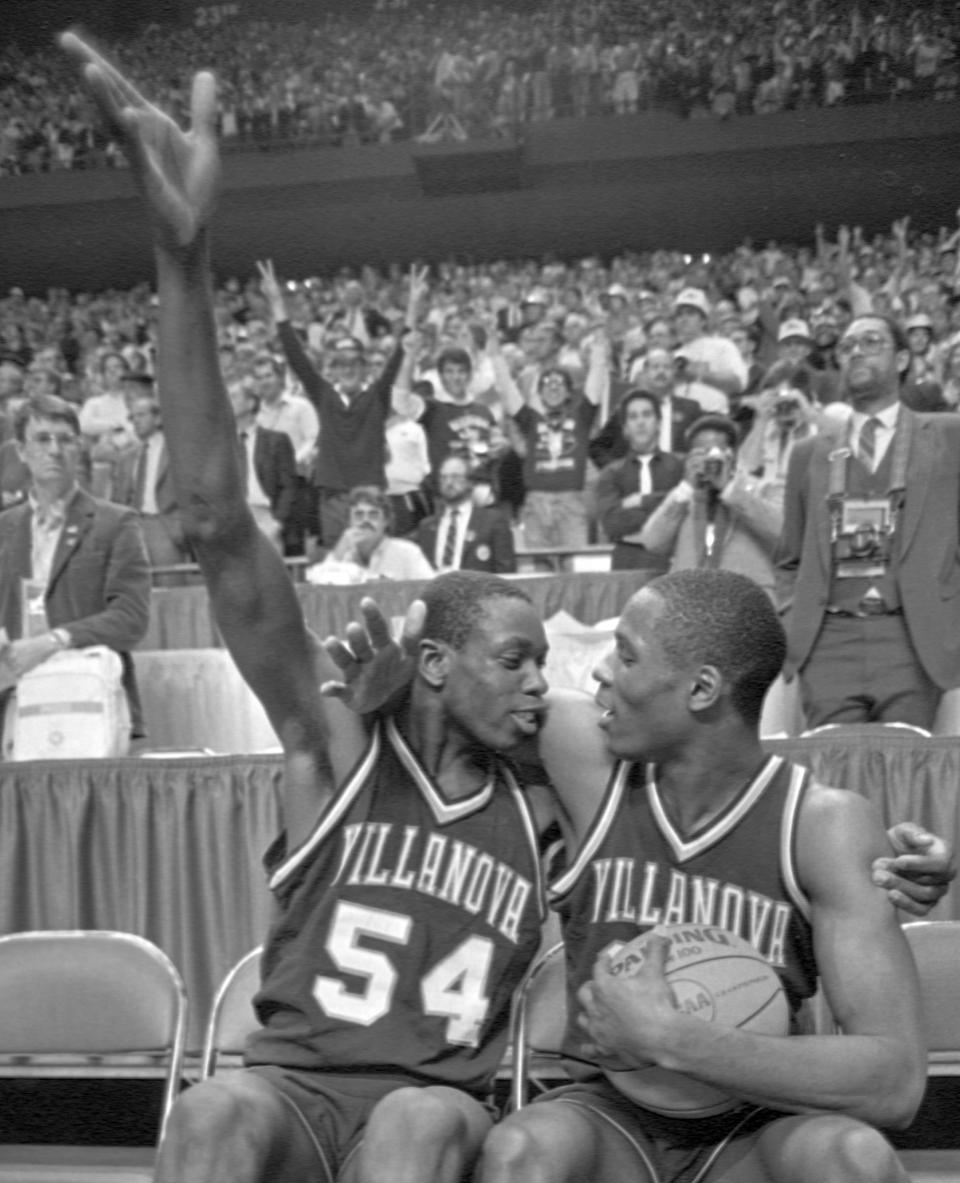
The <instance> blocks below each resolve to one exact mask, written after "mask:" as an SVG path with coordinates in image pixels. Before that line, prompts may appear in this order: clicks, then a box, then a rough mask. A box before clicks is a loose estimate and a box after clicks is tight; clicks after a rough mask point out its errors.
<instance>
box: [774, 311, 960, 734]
mask: <svg viewBox="0 0 960 1183" xmlns="http://www.w3.org/2000/svg"><path fill="white" fill-rule="evenodd" d="M837 356H838V359H839V363H840V372H841V380H842V382H843V387H844V391H845V395H846V398H847V400H848V401H849V403H850V404H851V406H852V407H853V414H852V415H851V417H850V420H849V426H848V431H847V432H846V434H845V435H844V436H843V437H841V438H839V439H838V438H837V437H836V436H833V437H817V438H815V439H811V440H806V441H803V442H802V443H800V444H798V445H797V447H796V448H795V450H794V453H793V456H792V457H791V460H790V467H789V469H788V473H787V490H786V503H785V510H784V514H785V516H784V527H783V535H782V537H781V540H780V546H779V551H778V565H779V569H780V580H779V582H780V588H779V593H780V600H781V605H782V608H783V610H784V611H785V612H786V617H785V622H784V623H785V624H786V627H787V634H788V640H789V649H788V654H787V662H786V665H785V667H784V672H785V673H786V674H787V675H788V676H792V675H793V674H794V673H798V674H799V678H800V690H801V697H802V699H803V705H804V712H805V715H806V722H807V726H808V727H814V726H819V725H821V724H824V723H846V722H900V723H912V724H914V725H916V726H919V727H924V728H927V729H929V728H930V727H931V726H932V725H933V722H934V719H935V716H936V712H937V707H938V705H939V701H940V697H941V695H942V693H943V692H944V691H945V690H948V689H950V688H952V687H955V686H960V527H958V519H960V416H957V415H954V414H918V413H916V412H914V411H911V410H910V409H909V408H908V407H906V406H904V405H903V403H901V401H900V397H899V396H900V389H901V383H902V378H903V374H904V372H905V371H906V369H907V365H908V363H909V360H910V355H909V351H908V346H907V341H906V339H905V336H904V333H903V330H902V328H901V327H900V325H899V324H898V323H896V322H895V321H893V320H891V319H888V318H887V317H883V316H873V315H870V316H860V317H857V318H856V319H855V320H854V321H853V322H852V323H851V324H850V325H849V327H848V328H847V330H846V332H845V333H844V335H843V337H842V338H841V340H840V341H839V343H838V345H837Z"/></svg>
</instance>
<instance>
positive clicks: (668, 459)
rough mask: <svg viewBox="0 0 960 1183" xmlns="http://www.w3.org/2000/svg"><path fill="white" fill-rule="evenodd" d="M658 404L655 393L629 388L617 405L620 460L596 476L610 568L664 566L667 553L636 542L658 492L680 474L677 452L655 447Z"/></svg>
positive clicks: (657, 569) (661, 494) (659, 496)
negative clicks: (623, 444)
mask: <svg viewBox="0 0 960 1183" xmlns="http://www.w3.org/2000/svg"><path fill="white" fill-rule="evenodd" d="M662 414H663V412H662V408H661V405H660V400H659V399H658V398H657V396H656V395H655V394H650V393H649V392H648V391H645V390H632V391H631V392H630V393H629V394H628V395H627V396H626V398H624V400H623V402H622V403H621V405H620V415H621V417H622V419H623V435H624V438H625V439H626V441H627V445H628V446H629V448H630V451H629V453H628V454H627V456H626V457H624V459H623V460H614V461H613V463H612V464H608V465H607V466H606V468H604V469H603V471H602V472H601V473H600V478H599V480H598V481H597V491H596V498H597V513H598V516H599V519H600V524H601V525H602V526H603V529H604V532H605V533H606V535H607V537H608V538H609V539H610V540H611V541H612V542H613V543H614V548H613V557H612V559H611V564H610V565H611V567H612V569H613V570H614V571H632V570H638V569H643V570H648V571H650V572H651V574H656V573H658V572H662V571H666V570H667V568H668V566H669V559H668V557H667V556H666V555H661V554H655V553H653V552H652V551H649V550H647V548H646V547H645V546H643V545H641V543H640V531H641V530H642V529H643V527H644V525H645V523H646V521H647V518H649V516H650V515H651V514H652V513H653V511H654V510H655V509H656V508H657V506H658V505H659V504H660V503H661V501H663V498H664V496H665V495H666V494H667V492H669V490H670V489H672V488H673V487H674V485H676V484H677V483H678V482H679V481H680V479H681V478H682V476H683V461H682V460H681V459H680V457H679V456H674V455H672V454H671V453H670V452H664V451H661V449H660V447H659V444H658V440H659V439H660V431H661V420H662Z"/></svg>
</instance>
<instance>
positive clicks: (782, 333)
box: [777, 317, 840, 403]
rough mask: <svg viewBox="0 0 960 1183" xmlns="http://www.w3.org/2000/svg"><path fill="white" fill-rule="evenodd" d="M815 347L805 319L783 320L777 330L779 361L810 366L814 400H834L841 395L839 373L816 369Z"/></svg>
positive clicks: (792, 318)
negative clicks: (814, 360)
mask: <svg viewBox="0 0 960 1183" xmlns="http://www.w3.org/2000/svg"><path fill="white" fill-rule="evenodd" d="M813 349H814V340H813V333H812V332H811V331H810V326H809V324H808V323H807V322H806V321H805V320H801V319H800V318H799V317H790V318H788V319H787V320H785V321H783V323H782V324H781V325H780V328H779V329H778V330H777V361H778V362H785V363H786V364H788V365H791V366H804V367H806V368H808V369H809V370H810V372H811V376H812V379H813V381H812V383H811V387H810V393H811V395H812V396H813V401H814V402H817V403H830V402H834V401H835V400H836V399H837V398H838V397H839V389H838V388H839V382H840V379H839V374H837V373H836V372H834V371H823V370H819V371H818V370H816V368H815V367H814V365H813V362H812V358H813Z"/></svg>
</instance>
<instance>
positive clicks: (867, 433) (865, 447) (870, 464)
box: [857, 415, 880, 472]
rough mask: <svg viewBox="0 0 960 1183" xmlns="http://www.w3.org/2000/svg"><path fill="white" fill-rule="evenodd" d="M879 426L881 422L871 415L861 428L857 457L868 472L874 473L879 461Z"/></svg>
mask: <svg viewBox="0 0 960 1183" xmlns="http://www.w3.org/2000/svg"><path fill="white" fill-rule="evenodd" d="M879 426H880V420H879V419H878V418H877V417H876V416H875V415H871V416H870V418H869V419H868V420H867V421H866V423H864V425H863V427H861V428H860V443H859V445H858V447H857V455H858V456H859V457H860V460H861V462H862V463H863V466H864V467H865V468H866V470H867V471H868V472H873V468H874V464H875V463H876V459H877V428H878V427H879Z"/></svg>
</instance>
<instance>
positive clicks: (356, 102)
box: [0, 0, 960, 175]
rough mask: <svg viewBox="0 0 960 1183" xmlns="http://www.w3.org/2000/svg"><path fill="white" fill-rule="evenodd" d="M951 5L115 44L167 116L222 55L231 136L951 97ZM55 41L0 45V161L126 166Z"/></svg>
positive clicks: (299, 137)
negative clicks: (36, 46)
mask: <svg viewBox="0 0 960 1183" xmlns="http://www.w3.org/2000/svg"><path fill="white" fill-rule="evenodd" d="M958 33H960V23H958V19H957V14H956V12H955V11H954V10H952V9H951V8H950V6H943V7H934V8H931V7H925V6H920V5H915V4H914V3H912V2H911V3H907V2H906V0H883V2H881V3H872V4H870V5H863V6H857V5H856V4H852V3H850V2H849V0H833V2H832V3H821V4H817V3H812V4H809V5H806V6H802V7H801V6H791V5H787V4H785V3H783V2H782V0H750V2H747V3H742V4H737V5H733V6H731V5H725V4H722V3H720V2H719V0H708V2H706V3H697V4H694V3H693V2H692V0H653V2H651V3H648V4H643V5H639V4H636V5H634V4H625V3H623V2H622V0H593V2H590V3H585V2H584V0H557V2H553V3H547V2H544V3H542V4H541V5H540V6H537V5H528V6H512V5H509V4H497V3H489V4H486V5H483V6H470V7H469V8H468V7H466V6H461V5H457V4H451V5H444V4H440V3H429V2H422V0H407V2H406V3H404V4H401V5H393V4H390V5H387V4H382V5H379V6H377V7H376V8H375V10H374V11H373V12H372V13H369V14H366V13H364V14H361V13H359V12H358V13H357V14H351V15H349V16H333V15H328V16H326V17H325V18H324V19H323V20H322V21H317V22H314V23H311V24H279V23H277V24H272V23H265V22H250V21H242V20H239V19H237V20H233V21H231V20H225V21H223V22H222V23H221V24H219V25H213V26H211V25H206V26H204V27H202V28H179V29H178V28H171V27H167V26H161V25H152V26H149V27H148V28H146V29H145V30H144V31H143V32H142V33H141V34H140V35H139V36H137V37H136V38H135V39H133V40H132V41H130V42H128V43H126V44H123V45H120V46H117V47H114V50H113V52H114V53H115V55H116V56H117V57H118V58H119V60H120V61H121V62H122V63H123V64H125V65H126V66H127V67H129V69H130V70H131V72H132V73H133V75H134V76H136V77H137V78H138V79H139V80H140V82H141V84H142V86H143V89H144V91H145V93H147V94H148V95H150V96H151V98H152V99H153V100H154V101H156V102H159V103H160V104H161V105H162V106H164V107H165V108H167V109H168V110H169V111H170V112H171V113H172V114H174V115H176V116H178V117H180V116H182V115H183V114H184V113H185V110H186V107H187V104H188V98H189V78H190V76H191V75H192V73H193V72H194V71H195V70H197V69H200V68H205V67H209V66H210V65H211V64H212V63H216V67H217V73H218V78H219V83H220V101H221V133H222V138H223V143H224V145H225V146H226V147H231V146H237V147H244V146H246V147H251V148H257V147H260V148H266V147H270V146H272V145H276V144H282V143H299V144H318V143H320V144H330V145H339V144H356V143H386V142H390V141H392V140H396V139H401V138H408V137H412V136H428V137H431V136H433V137H441V136H444V135H454V136H471V137H472V136H489V135H509V134H511V133H514V132H516V131H517V130H518V129H520V128H522V126H523V125H524V124H526V123H528V122H537V121H542V120H548V119H552V118H559V117H571V116H572V117H586V116H595V115H628V114H633V113H635V112H638V111H647V110H651V109H657V110H663V111H669V112H673V113H675V114H676V115H678V116H680V117H684V118H686V117H697V116H710V117H714V118H721V119H725V118H729V117H732V116H739V115H748V114H769V113H773V112H777V111H783V110H794V109H798V108H806V107H811V106H828V107H830V106H838V105H841V104H855V103H879V102H889V101H891V100H899V99H918V98H919V99H939V100H945V101H946V100H953V99H955V98H956V97H957V88H958V65H960V59H958V54H957V38H958ZM121 163H122V161H121V156H120V153H119V152H118V151H117V148H116V145H115V144H114V143H112V142H111V141H110V139H109V138H108V137H107V136H106V135H105V134H104V133H103V131H102V129H101V128H100V127H99V125H98V123H97V120H96V118H95V116H94V113H93V111H92V109H91V108H90V106H89V103H88V101H87V100H86V99H85V98H84V97H83V96H82V95H81V94H80V93H78V91H77V88H76V87H75V85H73V79H72V76H71V74H70V70H69V65H68V64H67V63H64V62H63V60H62V59H61V57H60V56H59V55H58V54H57V51H56V50H55V49H54V47H53V46H51V47H50V48H49V49H42V50H39V51H36V52H33V53H23V52H21V51H19V50H18V49H17V48H16V46H8V47H6V48H5V49H4V50H3V51H2V52H0V175H11V174H20V173H28V172H38V171H54V170H58V169H71V168H93V167H98V166H115V167H119V166H120V165H121Z"/></svg>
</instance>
